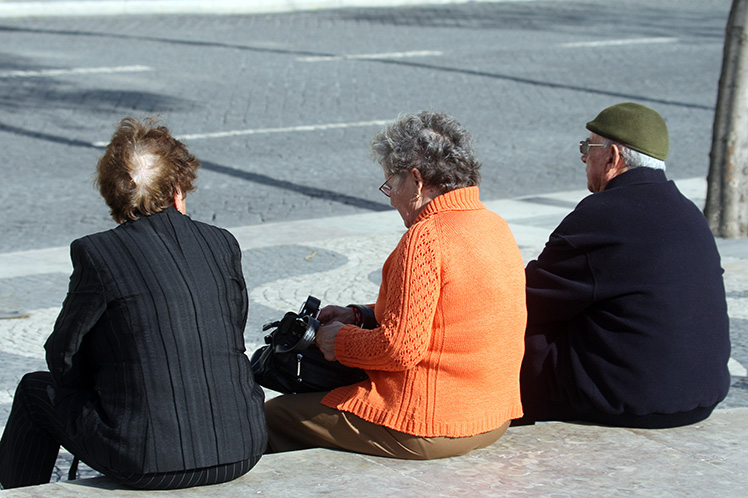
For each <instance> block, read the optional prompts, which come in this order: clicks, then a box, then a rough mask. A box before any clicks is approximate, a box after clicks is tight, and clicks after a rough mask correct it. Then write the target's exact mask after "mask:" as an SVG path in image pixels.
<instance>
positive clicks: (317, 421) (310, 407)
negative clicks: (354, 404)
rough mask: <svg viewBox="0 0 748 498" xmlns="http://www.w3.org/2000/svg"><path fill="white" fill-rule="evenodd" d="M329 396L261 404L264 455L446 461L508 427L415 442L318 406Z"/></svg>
mask: <svg viewBox="0 0 748 498" xmlns="http://www.w3.org/2000/svg"><path fill="white" fill-rule="evenodd" d="M326 394H327V393H306V394H285V395H282V396H278V397H277V398H273V399H270V400H268V401H266V402H265V415H266V419H267V424H268V436H269V439H268V450H267V453H279V452H283V451H294V450H301V449H307V448H330V449H336V450H345V451H351V452H354V453H364V454H367V455H375V456H383V457H390V458H404V459H410V460H431V459H434V458H446V457H452V456H458V455H464V454H465V453H467V452H469V451H471V450H474V449H477V448H483V447H486V446H488V445H490V444H493V443H495V442H496V441H498V439H499V438H500V437H501V436H503V435H504V433H505V432H506V429H507V427H509V422H510V421H507V422H506V423H504V425H502V426H501V427H499V428H498V429H494V430H492V431H489V432H485V433H483V434H478V435H475V436H468V437H460V438H450V437H417V436H412V435H410V434H405V433H403V432H399V431H395V430H392V429H389V428H387V427H384V426H381V425H377V424H372V423H371V422H367V421H366V420H363V419H362V418H360V417H357V416H356V415H353V414H352V413H348V412H344V411H340V410H335V409H333V408H329V407H327V406H325V405H323V404H322V398H324V397H325V395H326Z"/></svg>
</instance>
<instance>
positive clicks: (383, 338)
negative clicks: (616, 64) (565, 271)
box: [265, 112, 526, 459]
mask: <svg viewBox="0 0 748 498" xmlns="http://www.w3.org/2000/svg"><path fill="white" fill-rule="evenodd" d="M372 151H373V153H374V156H375V157H376V158H377V160H378V161H379V163H380V164H381V165H382V167H383V168H384V176H385V182H384V183H383V184H382V186H381V187H380V190H381V191H382V192H383V193H384V194H385V195H386V196H388V197H389V198H390V202H391V204H392V206H393V207H395V208H396V209H397V210H398V212H399V213H400V215H401V216H402V218H403V221H404V223H405V226H406V227H407V229H408V230H407V231H406V232H405V234H404V235H403V237H402V239H401V240H400V243H399V244H398V245H397V247H396V248H395V250H394V251H393V252H392V254H390V256H389V257H388V258H387V261H386V262H385V264H384V267H383V269H382V284H381V288H380V290H379V297H378V299H377V302H376V304H374V305H373V306H360V305H352V306H349V307H341V306H327V307H325V308H324V309H323V310H322V311H321V313H320V316H319V318H320V321H321V322H322V323H323V325H322V327H320V329H319V331H318V332H317V336H316V343H317V345H318V346H319V348H320V349H321V350H322V352H323V353H324V354H325V358H327V359H328V360H336V359H337V360H338V361H340V362H341V363H343V364H344V365H348V366H352V367H359V368H362V369H364V370H365V371H366V372H367V374H368V376H369V378H368V379H367V380H365V381H363V382H359V383H358V384H354V385H350V386H346V387H341V388H338V389H335V390H333V391H331V392H329V393H308V394H287V395H283V396H279V397H277V398H274V399H271V400H269V401H267V402H266V404H265V411H266V418H267V422H268V428H269V447H268V452H271V453H272V452H279V451H291V450H297V449H303V448H319V447H322V448H333V449H342V450H347V451H353V452H357V453H366V454H370V455H378V456H386V457H395V458H408V459H432V458H444V457H450V456H457V455H462V454H465V453H467V452H468V451H471V450H473V449H476V448H482V447H485V446H488V445H490V444H492V443H494V442H495V441H496V440H498V439H499V438H500V437H501V436H502V435H503V434H504V432H505V431H506V429H507V427H508V426H509V423H510V421H511V419H514V418H519V417H520V416H521V415H522V407H521V403H520V394H519V370H520V365H521V362H522V355H523V352H524V346H523V344H524V342H523V341H524V339H523V337H524V331H525V321H526V309H525V279H524V265H523V263H522V258H521V256H520V253H519V249H518V247H517V244H516V242H515V240H514V237H513V236H512V234H511V232H510V230H509V227H508V226H507V223H506V222H505V221H504V220H503V219H502V218H501V217H500V216H499V215H497V214H495V213H493V212H491V211H489V210H488V209H486V207H485V205H483V203H482V202H481V201H480V200H479V196H478V182H479V180H480V175H479V172H478V170H479V168H480V163H479V162H478V160H477V159H476V156H475V153H474V152H473V149H472V146H471V137H470V135H469V134H468V133H467V131H466V130H464V129H463V128H462V127H461V126H460V125H459V124H458V123H457V122H456V121H455V120H454V119H453V118H452V117H450V116H447V115H444V114H437V113H432V112H422V113H420V114H415V115H406V116H402V117H400V118H399V119H398V121H397V122H395V123H393V124H391V125H389V126H387V127H386V128H385V129H384V130H382V131H381V132H379V133H378V134H377V135H376V136H375V137H374V139H373V140H372ZM372 327H373V328H372Z"/></svg>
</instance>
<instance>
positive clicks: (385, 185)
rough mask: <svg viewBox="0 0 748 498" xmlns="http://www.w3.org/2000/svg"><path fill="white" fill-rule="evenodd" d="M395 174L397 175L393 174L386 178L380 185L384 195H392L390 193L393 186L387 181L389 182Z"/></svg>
mask: <svg viewBox="0 0 748 498" xmlns="http://www.w3.org/2000/svg"><path fill="white" fill-rule="evenodd" d="M393 176H395V175H392V176H390V177H389V178H387V179H386V180H385V181H384V183H383V184H381V185H380V186H379V191H380V192H382V193H383V194H384V195H386V196H387V197H389V196H390V193H391V192H392V187H391V186H390V185H389V184H388V183H387V182H388V181H390V179H391V178H392V177H393Z"/></svg>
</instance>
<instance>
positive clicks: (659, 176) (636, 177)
mask: <svg viewBox="0 0 748 498" xmlns="http://www.w3.org/2000/svg"><path fill="white" fill-rule="evenodd" d="M667 181H668V180H667V177H666V176H665V172H664V171H663V170H661V169H652V168H645V167H639V168H634V169H630V170H628V171H626V172H624V173H621V174H620V175H618V176H616V177H615V178H613V179H612V180H611V181H609V182H608V184H607V185H606V186H605V190H611V189H614V188H619V187H628V186H629V185H638V184H642V183H665V182H667Z"/></svg>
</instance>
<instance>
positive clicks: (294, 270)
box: [0, 179, 748, 479]
mask: <svg viewBox="0 0 748 498" xmlns="http://www.w3.org/2000/svg"><path fill="white" fill-rule="evenodd" d="M678 185H679V187H680V188H681V190H682V191H683V192H684V193H685V194H686V195H688V196H689V197H690V198H691V199H693V200H694V202H696V203H697V204H701V203H703V197H704V192H705V189H706V184H705V181H704V180H703V179H690V180H683V181H679V182H678ZM584 195H586V192H585V191H570V192H560V193H556V194H544V195H542V196H535V197H522V198H514V199H505V200H498V201H492V202H487V203H486V204H487V205H488V206H489V208H491V209H492V210H494V211H495V212H497V213H499V214H501V215H502V216H503V217H504V218H505V219H507V221H508V222H509V223H510V225H511V227H512V231H513V233H514V235H515V237H516V239H517V242H518V244H519V246H520V248H521V250H522V254H523V257H524V258H525V260H526V261H529V260H530V259H532V258H534V257H535V256H537V254H538V253H539V252H540V250H541V249H542V247H543V245H544V243H545V241H546V240H547V237H548V235H549V234H550V232H551V230H552V229H553V228H555V226H556V225H557V224H558V222H559V221H560V220H561V219H562V218H563V216H564V215H566V214H567V213H568V212H569V211H570V210H571V209H572V208H573V206H574V205H575V204H576V203H577V202H578V201H579V200H580V199H581V198H582V197H583V196H584ZM232 232H233V233H234V234H235V236H236V237H237V239H238V240H239V243H240V245H241V246H242V249H243V258H244V270H245V275H246V278H247V283H248V288H249V292H250V317H249V322H248V325H247V329H246V332H245V338H246V342H247V351H248V352H249V353H250V354H251V352H252V351H254V350H255V349H256V348H257V347H259V346H260V345H261V344H262V337H263V333H262V331H261V326H262V324H263V323H265V322H267V321H269V320H273V319H277V318H280V317H281V316H282V314H283V313H285V312H286V311H289V310H295V309H298V307H299V306H300V304H301V303H302V302H303V300H304V299H305V298H306V297H307V295H309V294H312V295H315V296H316V297H318V298H320V299H321V300H322V302H323V305H324V304H343V305H345V304H348V303H367V302H373V301H374V300H375V299H376V294H377V289H378V284H379V272H380V270H381V265H382V263H383V262H384V260H385V258H386V257H387V255H388V254H389V252H390V251H391V250H392V249H393V248H394V246H395V245H396V244H397V241H398V240H399V238H400V236H401V235H402V233H403V232H404V228H403V226H402V221H401V219H400V218H399V216H398V214H397V213H396V212H395V211H394V210H392V211H387V212H381V213H371V214H363V215H348V216H339V217H329V218H322V219H317V220H306V221H291V222H282V223H274V224H265V225H255V226H245V227H237V228H234V229H232ZM718 242H719V245H720V249H721V252H722V257H723V266H724V268H725V284H726V288H727V296H728V307H729V313H730V317H731V326H732V334H733V342H734V343H736V344H746V343H748V341H746V336H748V250H747V248H748V241H723V240H720V241H718ZM67 252H68V248H67V247H59V248H52V249H46V250H43V251H24V252H19V253H4V254H0V303H3V305H7V304H8V303H12V304H13V306H12V309H11V308H7V309H5V310H0V311H14V310H18V311H22V312H23V314H25V315H28V317H27V318H18V319H6V320H0V359H1V360H2V364H3V369H2V373H0V388H1V389H0V421H1V422H2V423H3V424H4V421H5V419H6V418H7V414H8V412H9V410H10V404H11V401H12V396H13V392H14V390H15V387H16V384H17V382H18V380H19V379H20V377H21V376H22V375H23V374H24V373H25V372H28V371H32V370H36V369H44V368H45V364H44V359H43V354H42V353H43V350H42V345H43V343H44V341H45V339H46V337H47V335H48V334H49V332H50V331H51V329H52V326H53V324H54V320H55V318H56V316H57V313H58V312H59V309H60V304H61V302H62V300H63V299H64V296H65V293H66V290H67V289H66V288H67V279H68V275H69V272H70V263H69V261H68V259H67ZM747 365H748V351H746V350H745V348H733V355H732V359H731V361H730V369H731V373H732V374H733V387H732V389H731V391H730V394H729V395H728V398H727V399H726V400H725V401H724V402H723V404H722V405H721V407H724V408H728V407H736V406H748V382H746V368H745V366H747ZM268 394H269V395H272V393H268ZM69 463H70V455H69V454H67V453H66V452H64V450H63V452H62V453H61V454H60V457H59V459H58V471H57V473H56V479H59V478H60V476H61V475H65V474H66V472H67V468H68V467H69ZM80 472H81V475H83V476H86V475H93V474H94V473H93V471H91V470H90V469H88V468H86V467H85V466H83V467H82V468H81V471H80Z"/></svg>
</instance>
